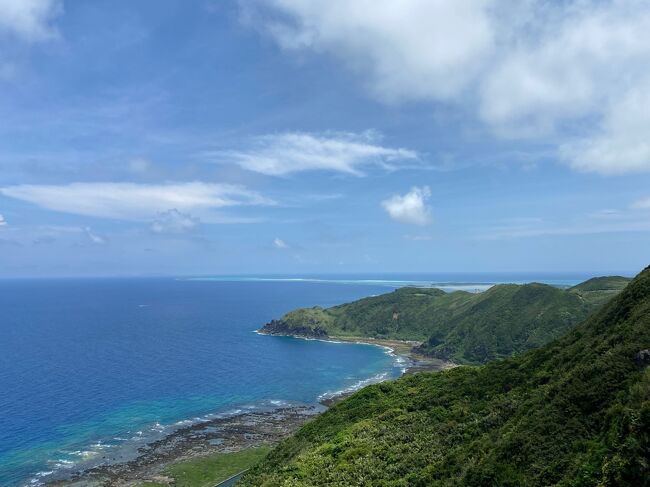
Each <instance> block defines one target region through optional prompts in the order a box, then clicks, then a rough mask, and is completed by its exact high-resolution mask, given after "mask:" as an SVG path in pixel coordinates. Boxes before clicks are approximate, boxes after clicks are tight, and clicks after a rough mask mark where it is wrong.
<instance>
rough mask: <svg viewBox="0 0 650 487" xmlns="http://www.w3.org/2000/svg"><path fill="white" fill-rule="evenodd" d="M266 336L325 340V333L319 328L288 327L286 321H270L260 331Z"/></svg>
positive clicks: (304, 326)
mask: <svg viewBox="0 0 650 487" xmlns="http://www.w3.org/2000/svg"><path fill="white" fill-rule="evenodd" d="M260 333H264V334H266V335H280V336H298V337H304V338H327V332H326V331H325V330H324V329H323V328H321V327H319V326H315V327H310V326H306V325H302V326H296V325H290V324H289V323H287V322H286V321H282V320H271V321H270V322H269V323H267V324H266V325H264V326H263V327H262V328H261V329H260Z"/></svg>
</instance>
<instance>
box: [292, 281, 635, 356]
mask: <svg viewBox="0 0 650 487" xmlns="http://www.w3.org/2000/svg"><path fill="white" fill-rule="evenodd" d="M628 282H629V279H627V278H625V277H601V278H594V279H590V280H589V281H586V282H584V283H582V284H579V285H578V286H575V287H573V288H570V289H559V288H557V287H553V286H549V285H546V284H538V283H533V284H525V285H516V284H500V285H497V286H494V287H492V288H490V289H489V290H488V291H486V292H483V293H478V294H476V293H468V292H464V291H456V292H452V293H445V292H444V291H441V290H439V289H420V288H408V287H407V288H402V289H398V290H396V291H394V292H392V293H388V294H383V295H380V296H374V297H371V298H366V299H361V300H359V301H355V302H353V303H349V304H343V305H340V306H335V307H332V308H327V309H323V308H319V307H316V308H303V309H298V310H295V311H292V312H290V313H287V314H286V315H285V316H284V317H282V319H281V320H280V321H281V322H282V323H283V324H285V325H286V327H287V329H286V332H287V333H289V334H291V333H292V332H295V334H298V335H301V334H304V335H310V334H314V335H316V334H317V333H316V332H321V333H322V331H324V332H325V333H326V334H328V335H338V336H346V335H347V336H362V337H374V338H397V339H403V340H420V341H425V343H424V344H423V346H422V347H420V349H419V351H420V352H421V353H425V354H427V355H432V356H435V357H438V358H442V359H445V360H452V361H454V362H457V363H461V364H479V363H485V362H487V361H489V360H493V359H496V358H504V357H510V356H512V355H514V354H517V353H520V352H523V351H526V350H530V349H532V348H538V347H540V346H541V345H544V344H546V343H548V342H549V341H551V340H553V339H555V338H557V337H559V336H561V335H563V334H564V333H566V331H567V330H569V329H570V328H571V327H573V326H574V325H575V324H577V323H579V322H580V321H582V320H584V319H585V318H586V317H587V316H588V315H589V314H590V313H592V312H593V311H594V310H595V309H597V308H599V307H600V306H602V305H603V304H604V303H605V302H606V301H607V300H609V299H610V298H611V297H612V296H614V295H615V294H617V293H618V292H620V290H621V289H623V288H624V287H625V285H626V284H627V283H628ZM321 330H322V331H321Z"/></svg>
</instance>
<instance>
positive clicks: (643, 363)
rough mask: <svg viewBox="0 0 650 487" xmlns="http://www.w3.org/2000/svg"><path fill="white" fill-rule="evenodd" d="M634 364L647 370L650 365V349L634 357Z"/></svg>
mask: <svg viewBox="0 0 650 487" xmlns="http://www.w3.org/2000/svg"><path fill="white" fill-rule="evenodd" d="M634 362H635V363H636V365H637V366H638V367H640V368H642V369H643V368H645V367H647V366H648V365H650V349H647V348H646V349H645V350H641V351H640V352H639V353H637V354H636V355H635V356H634Z"/></svg>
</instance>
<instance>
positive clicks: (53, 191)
mask: <svg viewBox="0 0 650 487" xmlns="http://www.w3.org/2000/svg"><path fill="white" fill-rule="evenodd" d="M0 194H2V195H4V196H8V197H11V198H16V199H19V200H22V201H27V202H29V203H33V204H35V205H38V206H40V207H41V208H46V209H48V210H54V211H61V212H65V213H73V214H76V215H85V216H93V217H101V218H113V219H120V220H132V221H142V220H151V219H153V218H155V217H156V215H157V214H159V213H160V212H165V211H167V210H169V209H170V208H175V209H177V210H178V211H183V212H187V211H193V210H214V209H219V208H226V207H233V206H241V205H272V204H274V202H273V201H272V200H269V199H267V198H265V197H263V196H261V195H260V194H259V193H256V192H254V191H251V190H248V189H246V188H244V187H241V186H235V185H230V184H211V183H202V182H189V183H169V184H135V183H71V184H67V185H60V186H54V185H31V184H24V185H18V186H7V187H4V188H0Z"/></svg>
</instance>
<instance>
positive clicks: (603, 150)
mask: <svg viewBox="0 0 650 487" xmlns="http://www.w3.org/2000/svg"><path fill="white" fill-rule="evenodd" d="M649 41H650V40H649ZM561 154H562V157H563V158H564V159H565V160H566V161H567V162H568V163H569V164H570V165H571V166H572V167H573V168H575V169H578V170H581V171H590V172H598V173H601V174H621V173H626V172H641V171H648V170H650V81H649V82H648V84H647V86H646V88H645V89H644V90H642V91H637V90H635V91H633V92H630V93H628V94H627V95H626V96H624V97H623V98H622V99H621V100H618V101H617V103H613V104H612V105H611V106H610V107H608V109H607V111H606V113H605V117H604V120H603V123H602V128H601V130H599V131H598V132H597V133H595V134H592V135H590V136H589V137H585V138H584V139H579V140H576V141H572V142H570V143H566V144H564V145H563V146H562V147H561Z"/></svg>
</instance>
